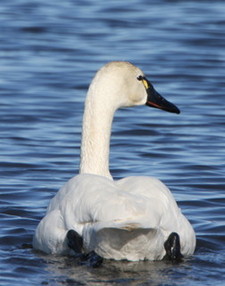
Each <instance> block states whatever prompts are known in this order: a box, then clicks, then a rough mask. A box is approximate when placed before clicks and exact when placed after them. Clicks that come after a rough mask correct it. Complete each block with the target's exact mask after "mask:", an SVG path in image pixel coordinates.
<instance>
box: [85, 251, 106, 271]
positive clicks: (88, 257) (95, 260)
mask: <svg viewBox="0 0 225 286" xmlns="http://www.w3.org/2000/svg"><path fill="white" fill-rule="evenodd" d="M80 260H81V262H80V264H81V265H87V266H91V267H93V268H96V267H99V266H101V265H102V262H103V258H102V257H101V256H99V255H98V254H97V253H95V252H94V251H91V252H89V253H88V254H83V255H82V257H81V258H80Z"/></svg>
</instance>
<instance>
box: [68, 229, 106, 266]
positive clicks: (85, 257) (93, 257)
mask: <svg viewBox="0 0 225 286" xmlns="http://www.w3.org/2000/svg"><path fill="white" fill-rule="evenodd" d="M66 237H67V241H68V242H67V243H68V247H69V248H71V249H72V250H73V251H74V252H75V253H76V254H79V255H78V256H77V259H78V264H80V265H86V266H90V267H94V268H96V267H99V266H100V265H101V264H102V262H103V258H102V257H101V256H99V255H98V254H96V253H95V252H94V251H91V252H89V253H87V254H84V253H83V252H82V250H83V238H82V236H80V235H79V234H78V233H77V232H76V231H75V230H73V229H70V230H69V231H68V232H67V235H66Z"/></svg>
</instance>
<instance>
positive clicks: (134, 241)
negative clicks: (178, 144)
mask: <svg viewBox="0 0 225 286" xmlns="http://www.w3.org/2000/svg"><path fill="white" fill-rule="evenodd" d="M143 104H147V105H149V106H152V107H157V108H160V109H163V110H166V111H170V112H174V113H179V110H178V108H177V107H176V106H175V105H173V104H172V103H169V102H168V101H166V100H165V99H164V98H163V97H161V96H160V95H159V94H158V93H157V92H156V91H155V90H154V88H153V86H152V85H151V83H150V82H149V81H148V80H147V79H146V77H145V76H144V74H143V72H142V71H141V70H140V69H139V68H137V67H135V66H134V65H132V64H131V63H128V62H111V63H108V64H106V65H105V66H103V67H102V68H101V69H100V70H99V71H98V72H97V74H96V76H95V77H94V79H93V81H92V83H91V85H90V87H89V90H88V94H87V99H86V103H85V112H84V118H83V132H82V144H81V163H80V174H79V175H77V176H75V177H73V178H72V179H70V180H69V181H68V182H67V183H66V184H65V185H64V186H63V187H62V188H61V189H60V190H59V192H58V193H57V194H56V195H55V197H54V198H53V199H52V200H51V201H50V204H49V206H48V209H47V213H46V215H45V217H44V218H43V219H42V220H41V222H40V223H39V225H38V227H37V229H36V231H35V235H34V239H33V246H34V248H35V249H38V250H41V251H44V252H46V253H53V254H66V253H68V252H69V251H71V248H73V249H74V250H76V249H78V251H84V252H91V251H95V253H97V254H98V255H100V256H101V257H104V258H111V259H115V260H121V259H127V260H130V261H138V260H144V259H148V260H160V259H162V258H163V257H165V256H171V257H172V256H173V255H175V256H176V253H178V256H180V252H181V254H182V255H191V254H193V252H194V249H195V244H196V239H195V233H194V230H193V228H192V226H191V225H190V223H189V222H188V220H187V219H186V218H185V217H184V216H183V214H182V213H181V211H180V209H179V208H178V206H177V204H176V202H175V200H174V198H173V196H172V194H171V192H170V191H169V189H168V188H167V187H166V186H165V185H164V184H163V183H162V182H160V181H159V180H157V179H155V178H152V177H127V178H124V179H122V180H118V181H113V179H112V176H111V174H110V172H109V162H108V161H109V143H110V133H111V124H112V119H113V115H114V112H115V111H116V110H117V109H118V108H120V107H128V106H134V105H143ZM71 230H73V231H72V232H71ZM76 239H77V241H76ZM73 240H74V241H73ZM69 246H70V247H69ZM171 252H172V254H171ZM174 253H175V254H174ZM171 257H170V258H171ZM171 259H172V258H171Z"/></svg>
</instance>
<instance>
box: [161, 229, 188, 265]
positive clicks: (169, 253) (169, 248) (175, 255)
mask: <svg viewBox="0 0 225 286" xmlns="http://www.w3.org/2000/svg"><path fill="white" fill-rule="evenodd" d="M164 248H165V250H166V255H165V256H164V258H163V259H164V260H168V261H172V262H181V261H182V258H183V255H182V254H181V252H180V237H179V235H178V234H177V233H176V232H172V233H171V234H170V235H169V237H168V239H167V240H166V241H165V243H164Z"/></svg>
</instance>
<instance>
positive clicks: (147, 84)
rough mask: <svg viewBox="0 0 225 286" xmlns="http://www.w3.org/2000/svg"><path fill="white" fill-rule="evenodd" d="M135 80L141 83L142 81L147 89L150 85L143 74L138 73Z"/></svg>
mask: <svg viewBox="0 0 225 286" xmlns="http://www.w3.org/2000/svg"><path fill="white" fill-rule="evenodd" d="M137 80H140V81H142V83H143V85H144V87H145V88H146V89H148V88H149V87H150V83H149V81H148V80H147V79H146V78H145V77H144V76H142V75H139V76H138V77H137Z"/></svg>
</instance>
